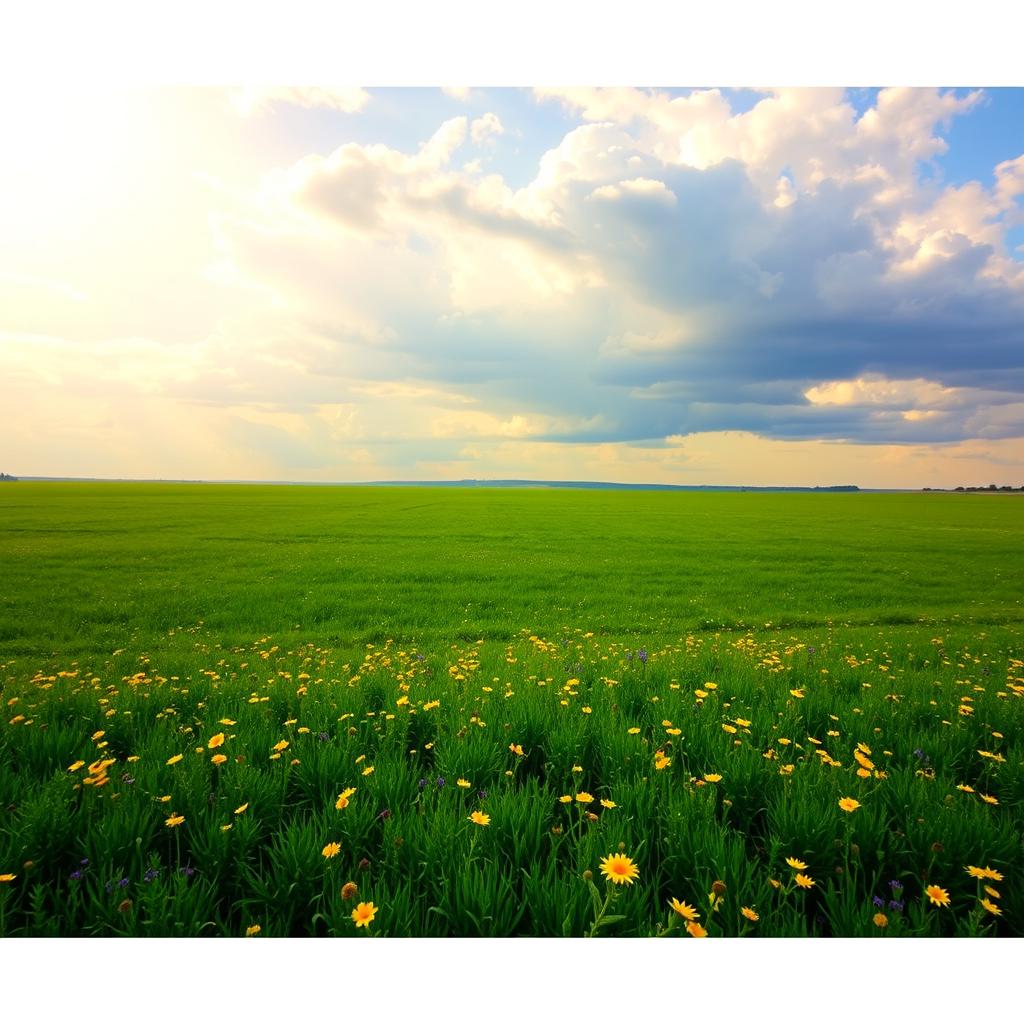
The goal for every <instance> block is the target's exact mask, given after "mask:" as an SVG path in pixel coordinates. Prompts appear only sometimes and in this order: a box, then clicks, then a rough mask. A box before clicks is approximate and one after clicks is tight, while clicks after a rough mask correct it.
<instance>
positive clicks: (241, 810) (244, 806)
mask: <svg viewBox="0 0 1024 1024" xmlns="http://www.w3.org/2000/svg"><path fill="white" fill-rule="evenodd" d="M248 808H249V804H248V802H246V803H244V804H242V806H241V807H236V808H235V814H244V813H245V812H246V810H248Z"/></svg>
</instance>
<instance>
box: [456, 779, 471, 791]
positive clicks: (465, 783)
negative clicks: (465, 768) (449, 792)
mask: <svg viewBox="0 0 1024 1024" xmlns="http://www.w3.org/2000/svg"><path fill="white" fill-rule="evenodd" d="M455 785H456V786H458V787H459V789H471V788H472V786H473V783H472V782H470V781H469V780H468V779H458V780H456V783H455Z"/></svg>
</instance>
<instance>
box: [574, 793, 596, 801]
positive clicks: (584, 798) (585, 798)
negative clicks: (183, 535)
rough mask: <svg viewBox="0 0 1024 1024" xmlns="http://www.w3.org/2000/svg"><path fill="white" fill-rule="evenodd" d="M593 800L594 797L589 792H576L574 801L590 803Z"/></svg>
mask: <svg viewBox="0 0 1024 1024" xmlns="http://www.w3.org/2000/svg"><path fill="white" fill-rule="evenodd" d="M593 802H594V798H593V797H592V796H591V795H590V794H589V793H577V794H576V803H578V804H592V803H593Z"/></svg>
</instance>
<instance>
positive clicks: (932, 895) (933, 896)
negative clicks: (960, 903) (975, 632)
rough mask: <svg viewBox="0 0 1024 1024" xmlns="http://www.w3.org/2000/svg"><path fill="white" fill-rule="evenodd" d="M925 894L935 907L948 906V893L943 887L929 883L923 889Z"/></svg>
mask: <svg viewBox="0 0 1024 1024" xmlns="http://www.w3.org/2000/svg"><path fill="white" fill-rule="evenodd" d="M924 893H925V895H926V896H927V897H928V899H930V900H931V901H932V903H934V904H935V906H937V907H948V906H949V893H948V892H946V890H945V889H942V888H940V887H939V886H937V885H929V886H928V887H927V888H926V889H925V891H924Z"/></svg>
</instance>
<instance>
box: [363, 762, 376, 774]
mask: <svg viewBox="0 0 1024 1024" xmlns="http://www.w3.org/2000/svg"><path fill="white" fill-rule="evenodd" d="M373 772H374V768H373V765H372V764H370V765H367V766H366V767H365V768H364V769H363V774H364V775H372V774H373Z"/></svg>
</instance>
